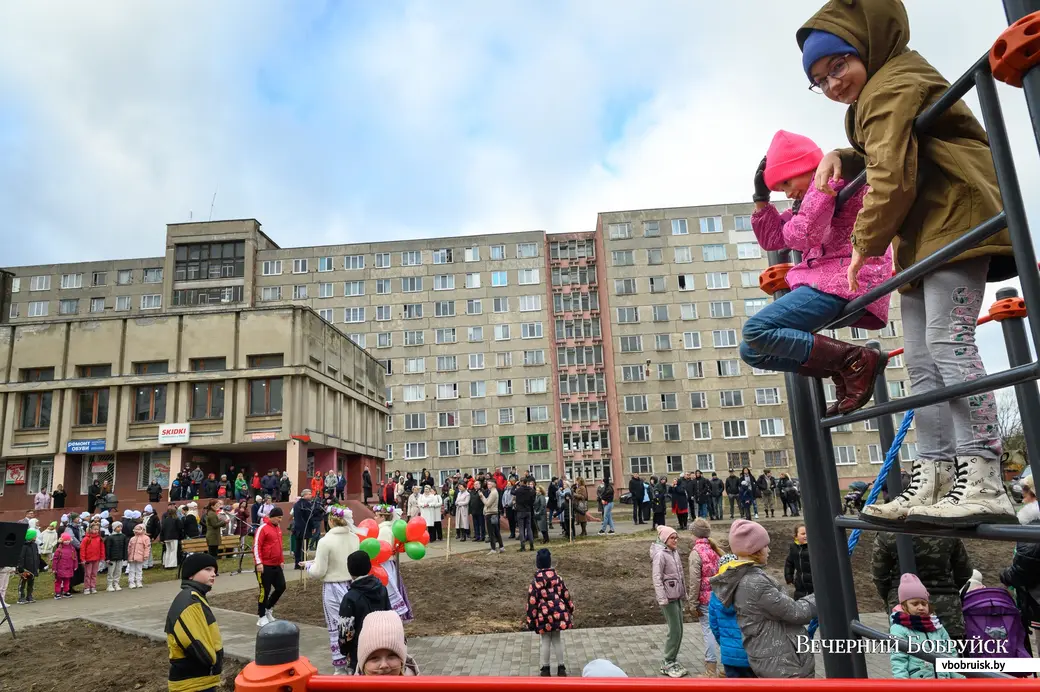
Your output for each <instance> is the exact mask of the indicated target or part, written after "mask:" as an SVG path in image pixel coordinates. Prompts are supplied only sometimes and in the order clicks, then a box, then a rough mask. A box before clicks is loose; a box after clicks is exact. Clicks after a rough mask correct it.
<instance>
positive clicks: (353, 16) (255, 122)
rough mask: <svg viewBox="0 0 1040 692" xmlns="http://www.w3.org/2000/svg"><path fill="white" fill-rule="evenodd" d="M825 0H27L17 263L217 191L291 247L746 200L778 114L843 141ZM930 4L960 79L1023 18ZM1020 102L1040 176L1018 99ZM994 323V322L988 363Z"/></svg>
mask: <svg viewBox="0 0 1040 692" xmlns="http://www.w3.org/2000/svg"><path fill="white" fill-rule="evenodd" d="M301 7H303V8H304V9H300V8H301ZM344 7H346V8H347V9H346V11H344V10H343V8H344ZM792 7H794V8H795V11H792V9H791V8H792ZM813 7H815V4H813V5H810V4H807V3H796V4H794V5H791V4H777V3H771V2H765V0H756V1H754V2H752V1H747V2H740V3H722V4H720V3H716V4H711V5H709V4H707V3H691V2H683V1H680V0H672V1H669V2H657V3H653V4H649V5H648V4H645V3H632V2H623V1H621V0H614V1H612V2H597V3H590V2H571V3H549V2H541V3H538V2H535V3H530V2H521V1H519V0H516V1H514V2H500V3H494V4H493V5H488V4H487V3H480V2H475V1H474V0H469V1H466V2H452V3H429V2H394V3H382V4H378V5H363V4H360V3H351V4H344V5H340V4H337V3H324V4H318V3H311V4H307V5H305V6H299V5H285V4H282V3H276V2H273V1H270V2H245V1H239V2H223V3H219V4H212V3H204V2H201V1H196V2H181V3H176V4H174V3H165V4H158V3H151V4H144V5H142V4H140V3H132V2H129V0H125V1H124V2H114V3H108V4H104V5H96V4H95V5H84V4H82V3H72V2H64V3H59V2H33V3H7V4H5V5H3V6H2V8H0V93H2V94H4V95H5V99H6V100H4V101H0V206H2V207H3V208H4V209H5V221H6V223H5V224H4V226H3V227H2V228H0V242H3V243H4V247H5V248H6V253H5V257H4V264H25V263H38V262H53V261H70V260H77V259H99V258H104V257H113V256H127V255H154V254H157V253H158V252H159V249H160V247H161V242H162V238H163V233H164V224H165V223H168V222H176V221H185V220H187V218H188V215H189V212H192V213H193V214H194V217H195V218H208V216H209V207H210V201H211V198H212V195H213V192H214V190H217V189H219V193H218V195H217V200H216V205H215V217H216V218H239V217H256V218H258V219H260V221H261V222H263V223H264V225H265V230H267V231H268V233H269V234H270V235H271V236H272V237H273V238H275V239H276V240H277V241H278V242H280V243H282V244H283V245H286V246H291V245H306V244H316V243H346V242H355V241H361V240H364V239H367V238H371V237H372V236H373V234H374V233H378V235H379V237H382V238H404V237H412V236H425V237H429V236H436V235H452V234H460V233H461V234H476V233H487V232H494V231H517V230H526V229H533V228H538V229H545V230H549V231H561V232H569V231H576V230H588V229H591V228H593V226H594V223H595V219H596V214H597V212H600V211H605V210H617V209H633V208H648V207H671V206H684V205H689V204H704V203H718V202H733V201H740V200H743V199H746V198H747V197H748V196H749V194H750V187H751V185H750V180H751V174H752V172H753V170H754V167H755V165H756V163H757V161H758V160H759V158H761V155H762V153H763V151H764V149H765V147H766V146H767V144H768V142H769V139H770V138H771V136H772V133H773V132H774V131H775V130H777V129H779V128H783V129H788V130H793V131H797V132H801V133H804V134H807V135H810V136H812V137H813V138H814V139H816V140H817V141H818V142H819V143H820V144H821V146H824V147H835V146H841V145H843V144H844V141H845V140H844V132H843V128H842V113H843V110H842V107H840V106H838V105H836V104H833V103H830V102H828V101H826V99H824V98H823V97H821V96H816V95H813V94H811V93H810V92H809V91H808V90H807V89H806V88H805V87H806V79H805V77H804V75H803V74H802V72H801V66H800V65H801V63H800V55H799V52H798V49H797V45H796V43H795V40H794V31H795V29H796V28H797V27H798V26H799V24H800V23H801V22H802V21H803V20H804V19H805V18H807V17H808V16H809V14H810V13H811V11H812V9H813ZM908 10H909V13H910V18H911V24H912V27H913V39H912V41H911V45H912V47H914V48H916V49H917V50H919V51H920V52H921V53H922V54H923V55H925V56H926V57H927V58H928V59H929V60H930V61H931V62H932V63H933V64H935V65H936V66H937V67H938V68H939V69H940V70H941V71H943V72H944V73H945V74H946V75H947V76H948V77H950V78H953V77H955V76H957V75H958V74H959V73H960V72H962V71H963V70H965V69H967V67H968V66H969V65H970V64H971V63H972V62H973V61H974V60H975V59H976V58H977V57H978V56H980V55H982V54H983V53H984V52H985V51H986V50H987V49H988V47H989V45H990V44H991V43H992V41H993V40H994V38H995V37H996V36H997V35H998V34H999V32H1000V31H1001V30H1002V28H1003V27H1004V26H1005V25H1006V22H1005V19H1004V16H1003V14H1002V10H1001V7H1000V3H996V2H993V3H985V4H984V5H980V6H979V7H977V8H973V10H972V12H970V13H968V12H954V11H951V10H950V9H949V3H944V2H940V1H939V0H914V2H913V3H908ZM1001 94H1002V96H1004V97H1005V114H1006V116H1007V119H1008V123H1009V128H1010V130H1011V133H1012V138H1013V142H1014V144H1015V147H1016V153H1017V154H1018V162H1019V164H1020V176H1021V180H1022V185H1023V188H1024V189H1026V190H1035V189H1037V188H1038V182H1040V167H1038V155H1037V150H1036V144H1035V141H1034V138H1033V135H1032V132H1031V130H1030V127H1029V120H1028V114H1027V112H1026V109H1025V106H1024V102H1023V99H1022V97H1021V92H1020V91H1018V90H1014V89H1010V88H1001ZM969 102H970V103H972V104H973V107H974V105H975V102H974V101H973V100H972V99H969ZM976 112H978V111H977V109H976ZM619 113H620V114H621V115H620V116H619V115H618V114H619ZM619 117H620V118H621V121H620V122H621V123H622V124H620V125H617V124H610V123H611V121H614V120H617V119H618V118H619ZM1030 203H1031V204H1032V205H1034V206H1033V207H1031V209H1030V212H1031V215H1032V217H1033V219H1034V221H1038V222H1040V216H1038V215H1037V214H1036V207H1035V204H1036V203H1035V202H1032V201H1031V202H1030ZM991 293H992V291H991ZM998 334H999V329H997V328H995V327H991V328H986V329H984V330H983V331H982V332H981V335H980V337H981V339H982V341H983V342H984V344H985V349H984V352H985V354H986V360H987V364H988V365H989V366H990V367H991V369H999V368H1000V367H1001V366H1002V364H1003V363H1004V362H1006V357H1005V356H1004V353H1003V349H1002V344H1001V343H1000V341H999V337H996V336H995V335H998Z"/></svg>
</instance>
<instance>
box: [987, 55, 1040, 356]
mask: <svg viewBox="0 0 1040 692" xmlns="http://www.w3.org/2000/svg"><path fill="white" fill-rule="evenodd" d="M1034 71H1035V70H1034ZM975 90H976V91H977V92H978V95H979V107H980V108H981V109H982V119H983V120H984V121H985V123H986V131H987V133H988V134H989V146H990V151H991V152H992V154H993V167H994V169H995V170H996V172H997V184H998V185H999V186H1000V196H1001V197H1002V198H1003V200H1004V212H1005V213H1006V214H1007V224H1008V234H1009V235H1010V236H1011V246H1012V248H1013V249H1014V256H1015V262H1016V263H1017V265H1018V269H1019V276H1018V278H1019V281H1021V283H1022V294H1023V296H1024V297H1025V299H1026V304H1027V305H1040V272H1038V271H1037V268H1036V251H1035V250H1034V249H1033V238H1032V237H1031V236H1030V235H1029V221H1028V219H1027V218H1026V207H1025V202H1024V201H1023V200H1022V188H1021V187H1020V186H1019V184H1018V173H1017V172H1016V171H1015V161H1014V158H1013V157H1012V155H1011V142H1010V140H1009V139H1008V134H1007V126H1006V125H1005V123H1004V115H1003V113H1002V111H1001V108H1000V100H999V99H998V98H997V86H996V83H995V82H994V80H993V75H992V74H990V71H989V64H988V63H987V64H986V65H985V66H984V67H983V68H980V69H979V71H978V73H977V74H976V75H975ZM1029 328H1030V331H1031V332H1032V333H1033V343H1034V344H1040V320H1030V322H1029Z"/></svg>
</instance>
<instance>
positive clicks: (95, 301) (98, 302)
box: [90, 298, 105, 312]
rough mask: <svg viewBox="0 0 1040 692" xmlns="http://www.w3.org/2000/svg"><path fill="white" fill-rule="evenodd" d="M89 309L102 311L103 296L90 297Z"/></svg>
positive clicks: (103, 304) (103, 305) (103, 309)
mask: <svg viewBox="0 0 1040 692" xmlns="http://www.w3.org/2000/svg"><path fill="white" fill-rule="evenodd" d="M90 311H91V312H104V311H105V299H104V298H91V299H90Z"/></svg>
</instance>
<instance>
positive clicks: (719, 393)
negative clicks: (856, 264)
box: [596, 204, 916, 480]
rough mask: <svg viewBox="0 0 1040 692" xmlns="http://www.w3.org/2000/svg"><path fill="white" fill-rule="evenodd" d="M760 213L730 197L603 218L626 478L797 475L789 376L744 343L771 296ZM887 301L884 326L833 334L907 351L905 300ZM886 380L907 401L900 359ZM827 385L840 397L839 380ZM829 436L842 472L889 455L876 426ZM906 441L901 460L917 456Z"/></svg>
mask: <svg viewBox="0 0 1040 692" xmlns="http://www.w3.org/2000/svg"><path fill="white" fill-rule="evenodd" d="M753 211H754V207H753V205H751V204H734V205H721V206H703V207H686V208H674V209H651V210H642V211H622V212H611V213H603V214H600V215H599V219H598V222H597V230H596V232H597V235H598V236H599V237H601V238H602V239H603V242H604V243H605V246H606V251H607V254H608V256H607V257H606V261H605V265H606V272H605V277H604V278H605V281H606V283H607V292H608V293H609V303H610V309H609V321H610V331H611V333H612V335H613V339H612V341H611V343H610V347H611V350H612V351H613V360H614V368H613V373H612V374H613V377H614V380H615V381H616V391H617V395H616V399H615V401H613V402H612V403H613V405H614V407H615V410H616V411H617V418H618V422H619V427H620V434H621V439H620V442H621V446H622V448H623V459H624V474H625V475H626V476H627V475H628V474H630V473H632V472H639V473H640V474H643V475H648V474H658V475H660V474H677V473H680V472H684V471H693V470H698V469H699V470H700V471H702V472H712V471H714V472H718V473H719V474H720V475H725V474H726V473H728V471H729V470H730V469H736V470H738V471H739V469H740V468H741V467H744V466H750V467H751V468H752V469H754V470H756V472H761V471H762V470H764V469H767V468H770V469H773V470H774V471H773V472H774V474H777V473H782V472H789V473H791V474H792V475H793V474H794V473H795V464H794V445H793V443H792V437H791V425H790V416H789V414H788V407H787V398H786V391H785V386H784V378H783V375H782V374H780V373H774V372H769V371H765V370H757V369H754V368H751V367H750V366H748V365H747V364H745V363H744V362H743V361H741V359H740V355H739V349H738V346H739V344H740V340H741V329H742V327H743V325H744V323H745V321H746V320H747V318H748V317H750V316H752V315H754V314H755V313H756V312H757V311H758V310H761V309H762V308H764V307H765V306H766V305H767V303H768V302H769V301H770V300H771V299H770V298H769V297H768V296H767V295H765V294H764V293H763V292H762V291H761V290H760V289H759V285H758V277H759V274H760V273H761V272H762V270H763V269H765V268H766V267H767V266H768V262H767V260H766V257H765V253H764V252H763V251H762V249H761V248H760V247H759V245H758V243H757V242H756V241H755V236H754V234H753V233H752V232H751V213H752V212H753ZM892 308H893V309H892V311H891V324H890V325H889V327H888V329H887V330H886V331H885V332H882V333H880V334H879V333H877V332H875V333H871V334H868V333H867V332H866V331H864V330H858V329H857V330H849V329H842V330H840V331H841V333H834V332H831V333H830V334H831V335H832V336H835V337H836V338H843V339H847V340H852V341H866V340H867V339H872V338H879V339H880V341H881V342H882V343H883V345H884V346H885V347H886V348H888V349H893V348H896V347H898V346H901V345H902V344H901V339H899V338H898V337H899V336H901V329H900V320H899V308H898V299H895V300H894V304H893V306H892ZM887 375H888V379H889V387H890V393H891V394H892V396H894V397H895V396H906V395H907V393H908V392H909V378H908V377H907V374H906V370H905V368H904V366H903V362H902V358H901V357H897V358H895V359H893V361H892V362H891V363H890V365H889V370H888V372H887ZM826 389H827V394H828V398H829V399H831V400H833V398H834V391H833V390H834V386H833V385H832V384H829V383H828V384H827V386H826ZM833 432H834V434H833V442H834V449H835V457H836V460H837V464H838V472H839V476H840V477H842V478H843V479H847V480H853V479H867V478H871V479H872V478H873V477H874V476H875V475H876V473H877V469H876V466H875V465H876V464H880V462H881V461H883V456H884V452H883V450H881V449H880V444H879V440H878V434H877V432H876V425H875V424H874V423H873V421H871V422H870V423H868V424H863V423H858V424H856V425H855V426H853V425H847V426H842V427H840V428H836V429H835V430H834V431H833ZM908 440H909V441H908V443H907V444H906V445H904V448H903V458H904V459H906V460H909V459H912V458H913V457H914V456H915V455H916V445H915V444H914V442H913V437H908Z"/></svg>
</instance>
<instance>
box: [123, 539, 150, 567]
mask: <svg viewBox="0 0 1040 692" xmlns="http://www.w3.org/2000/svg"><path fill="white" fill-rule="evenodd" d="M150 552H152V541H151V540H150V539H149V538H148V534H145V533H135V534H134V537H133V538H131V539H130V547H129V548H128V549H127V555H126V556H127V560H128V561H129V562H146V561H147V560H148V553H150Z"/></svg>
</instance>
